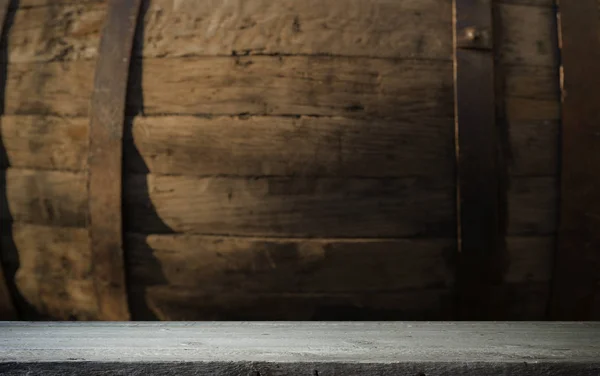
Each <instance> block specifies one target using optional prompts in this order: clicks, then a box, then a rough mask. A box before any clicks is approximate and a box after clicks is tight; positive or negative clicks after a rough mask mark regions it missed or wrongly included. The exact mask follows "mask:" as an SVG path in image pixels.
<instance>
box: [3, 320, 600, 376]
mask: <svg viewBox="0 0 600 376" xmlns="http://www.w3.org/2000/svg"><path fill="white" fill-rule="evenodd" d="M1 325H2V326H1V329H0V330H1V333H2V336H1V337H0V345H1V346H0V367H2V368H0V371H3V373H4V374H7V375H11V376H12V375H20V374H23V373H26V372H32V373H43V374H65V373H67V374H73V375H80V374H82V375H83V374H101V373H111V374H113V373H114V374H120V373H135V374H155V373H158V374H167V373H176V374H180V375H197V374H215V375H234V376H238V375H240V376H241V375H257V374H265V375H284V374H285V375H316V374H322V375H339V374H343V375H348V374H351V375H357V374H373V375H418V374H427V375H440V374H449V375H457V376H465V375H474V374H475V375H503V374H511V375H532V376H541V375H547V374H549V373H550V374H555V375H582V376H592V375H597V373H598V371H599V370H600V361H599V360H598V359H599V355H600V353H599V350H598V346H597V338H598V336H599V335H600V325H599V324H598V323H587V324H586V323H536V322H524V323H507V322H494V323H470V322H445V323H432V322H427V323H420V322H389V323H365V322H363V323H360V322H350V323H349V322H345V323H332V322H313V323H310V322H304V323H297V322H296V323H279V322H262V323H247V322H246V323H241V322H232V323H122V324H119V323H106V324H97V323H96V324H94V323H62V324H57V323H4V324H1Z"/></svg>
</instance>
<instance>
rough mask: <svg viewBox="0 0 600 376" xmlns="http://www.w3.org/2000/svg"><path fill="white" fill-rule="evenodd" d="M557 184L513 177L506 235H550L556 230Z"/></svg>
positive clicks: (544, 179) (551, 180) (552, 180)
mask: <svg viewBox="0 0 600 376" xmlns="http://www.w3.org/2000/svg"><path fill="white" fill-rule="evenodd" d="M557 202H558V180H557V177H556V176H551V177H513V178H512V179H511V182H510V187H509V192H508V218H507V222H508V224H507V226H508V228H507V233H508V234H510V235H551V234H554V233H555V232H556V228H557V217H558V215H557Z"/></svg>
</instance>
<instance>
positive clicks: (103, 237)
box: [88, 0, 141, 321]
mask: <svg viewBox="0 0 600 376" xmlns="http://www.w3.org/2000/svg"><path fill="white" fill-rule="evenodd" d="M140 5H141V0H110V1H109V9H108V18H107V22H106V25H105V28H104V30H103V33H102V38H101V41H100V49H99V58H98V62H97V65H96V74H95V79H94V92H93V95H92V110H91V117H90V148H89V181H88V184H89V234H90V240H91V241H90V244H91V247H92V249H91V250H92V255H93V274H94V281H95V282H94V283H95V287H96V294H97V298H98V312H99V317H98V318H99V319H100V320H111V321H112V320H128V319H129V318H130V314H129V309H128V304H127V289H126V281H125V272H124V270H125V269H124V260H123V241H122V239H123V236H122V215H121V200H122V158H123V145H122V142H123V141H122V140H123V127H124V121H125V100H126V94H127V77H128V74H129V65H130V60H131V53H132V47H133V39H134V33H135V29H136V21H137V17H138V13H139V10H140Z"/></svg>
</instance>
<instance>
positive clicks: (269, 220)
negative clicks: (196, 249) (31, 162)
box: [0, 169, 557, 237]
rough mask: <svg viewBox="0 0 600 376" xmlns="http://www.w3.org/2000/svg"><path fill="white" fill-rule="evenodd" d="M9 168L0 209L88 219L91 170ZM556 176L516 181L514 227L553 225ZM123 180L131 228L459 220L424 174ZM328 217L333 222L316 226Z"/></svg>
mask: <svg viewBox="0 0 600 376" xmlns="http://www.w3.org/2000/svg"><path fill="white" fill-rule="evenodd" d="M6 176H7V179H6V181H0V186H6V192H7V198H8V201H7V202H8V205H7V206H6V207H3V208H2V209H3V210H2V211H1V212H0V218H2V219H3V220H4V219H6V218H9V212H10V215H11V216H12V218H13V219H14V220H15V221H17V222H23V223H37V224H47V225H53V226H73V227H85V226H86V219H87V204H86V200H87V198H88V195H87V189H86V176H85V174H81V173H72V172H64V171H61V172H59V171H36V170H25V169H8V170H7V171H6ZM556 184H557V182H556V178H555V177H523V178H518V179H517V178H515V179H514V181H513V184H512V186H511V188H510V190H509V192H508V203H509V214H510V217H509V220H508V222H509V227H508V232H509V233H510V234H513V235H535V234H539V235H543V234H552V233H553V232H554V231H555V230H556V208H555V205H554V204H553V202H555V200H556V196H555V193H556V191H557V190H556V188H553V187H556ZM124 188H125V192H124V194H125V204H126V209H127V212H128V213H129V215H130V216H128V219H127V226H130V228H132V229H135V230H136V231H139V232H142V233H152V232H158V233H164V232H171V231H176V232H187V231H191V232H196V233H204V234H211V233H222V234H225V233H226V234H229V233H232V234H234V233H236V234H239V235H244V234H245V235H260V234H262V235H266V234H273V233H275V234H277V233H279V232H278V231H279V230H280V231H283V232H281V236H285V233H286V231H287V234H288V235H289V234H297V235H299V234H300V233H307V232H311V231H318V232H319V233H322V234H324V236H335V235H336V233H337V235H339V236H342V235H341V234H348V235H347V236H371V235H372V236H401V237H402V236H414V235H416V234H422V235H428V236H433V235H434V234H438V235H439V234H441V233H446V234H450V232H451V231H452V230H451V229H450V228H449V227H453V226H454V225H453V219H452V218H454V209H453V204H452V203H453V200H452V196H453V194H452V191H453V190H454V188H453V186H452V184H451V182H444V181H440V180H428V179H423V178H406V177H405V178H386V179H378V178H372V179H367V178H333V177H330V178H310V177H296V178H293V177H289V178H285V177H268V176H266V177H263V178H253V177H249V178H243V177H206V178H200V177H186V176H160V175H148V176H144V175H130V176H128V177H127V179H126V180H125V187H124ZM230 194H231V199H230V198H229V196H230ZM149 205H150V206H149ZM257 208H259V209H257ZM319 208H321V209H319ZM303 215H307V216H309V217H310V218H311V219H310V220H309V219H307V217H303ZM353 215H355V216H356V218H353V217H352V216H353ZM313 216H315V217H317V216H318V217H320V219H319V218H316V219H314V220H313V219H312V217H313ZM323 216H324V217H323ZM211 218H212V219H211ZM331 218H335V220H333V219H331ZM265 221H266V222H265ZM315 221H316V222H315ZM338 221H339V222H338ZM256 222H261V223H256ZM323 222H327V225H326V226H325V227H323V228H320V229H319V226H320V223H323ZM277 223H282V224H281V225H280V226H281V228H279V229H278V228H277V226H276V224H277ZM436 223H437V225H436ZM444 223H445V224H444ZM443 224H444V225H443ZM271 226H275V227H271ZM438 226H439V227H438ZM448 226H449V227H448ZM293 229H296V231H298V233H296V232H295V231H294V230H293ZM355 229H357V230H356V231H358V232H353V231H355ZM254 230H255V231H256V232H253V231H254ZM284 230H285V231H284ZM360 234H362V235H360ZM367 234H371V235H367ZM403 234H408V235H403ZM344 236H346V235H344Z"/></svg>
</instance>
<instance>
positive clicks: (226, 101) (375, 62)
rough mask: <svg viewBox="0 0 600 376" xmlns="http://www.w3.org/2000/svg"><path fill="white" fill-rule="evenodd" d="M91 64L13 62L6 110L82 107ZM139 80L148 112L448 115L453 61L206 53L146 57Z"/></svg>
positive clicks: (133, 108)
mask: <svg viewBox="0 0 600 376" xmlns="http://www.w3.org/2000/svg"><path fill="white" fill-rule="evenodd" d="M173 64H176V65H177V67H178V68H177V69H173V66H174V65H173ZM93 65H94V64H93V62H90V61H76V62H71V63H48V64H44V65H42V66H39V68H37V70H34V69H33V68H32V66H31V65H30V64H23V65H16V64H13V65H10V66H9V73H8V82H7V90H8V89H10V90H11V91H14V92H15V93H16V94H15V95H14V96H11V97H9V98H7V100H6V113H7V114H15V113H20V114H43V113H47V114H57V115H62V116H75V115H81V116H85V115H87V114H88V112H89V100H88V99H86V98H88V97H87V95H88V94H91V92H92V86H93V85H92V82H91V79H90V75H92V76H93V74H92V72H93ZM135 69H137V68H135ZM134 76H136V77H135V78H138V77H137V76H138V75H137V74H136V75H134ZM134 81H135V80H134ZM70 83H72V84H73V85H72V86H69V87H67V85H68V84H70ZM140 84H141V87H142V89H143V92H142V95H143V104H144V106H143V110H144V112H145V114H147V115H153V114H169V113H170V114H212V115H219V114H240V113H248V114H260V115H263V114H269V115H282V114H283V115H289V114H293V115H326V116H336V115H345V116H351V117H357V116H377V117H394V118H418V117H422V118H428V117H438V118H439V117H444V116H446V117H451V116H452V68H451V64H450V63H448V62H445V61H414V60H403V61H393V60H381V59H367V58H340V57H328V56H295V57H276V56H255V57H240V58H237V59H234V58H231V57H210V58H189V59H180V60H177V62H176V63H175V62H174V61H173V60H170V59H148V60H144V62H143V68H142V82H141V83H138V82H132V83H131V84H130V91H133V90H135V88H137V87H139V85H140ZM32 91H35V95H33V96H32ZM415 96H417V97H418V98H419V100H418V101H415V100H414V98H415ZM130 99H131V102H130V103H129V112H130V113H131V112H137V111H138V110H140V109H141V103H140V101H141V100H142V98H141V97H140V95H133V96H132V98H130Z"/></svg>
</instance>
